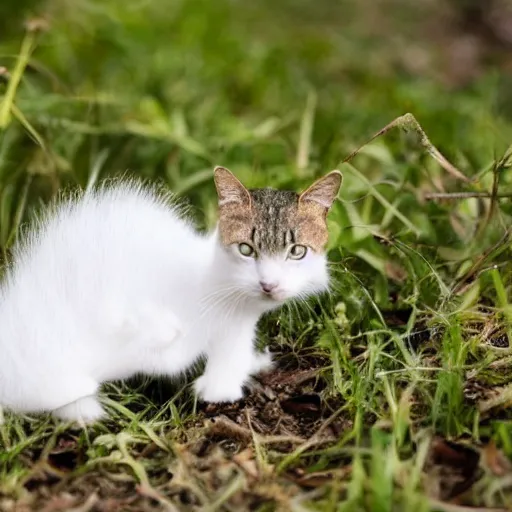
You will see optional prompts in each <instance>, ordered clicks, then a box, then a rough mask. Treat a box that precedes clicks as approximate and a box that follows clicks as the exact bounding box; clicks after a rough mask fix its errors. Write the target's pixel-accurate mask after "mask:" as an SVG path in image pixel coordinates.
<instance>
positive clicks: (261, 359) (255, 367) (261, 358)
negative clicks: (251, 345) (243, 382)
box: [251, 348, 274, 375]
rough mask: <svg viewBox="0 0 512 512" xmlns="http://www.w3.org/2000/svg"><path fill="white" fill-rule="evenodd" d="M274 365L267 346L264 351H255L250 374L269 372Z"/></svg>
mask: <svg viewBox="0 0 512 512" xmlns="http://www.w3.org/2000/svg"><path fill="white" fill-rule="evenodd" d="M273 367H274V362H273V361H272V355H271V354H270V352H269V350H268V348H266V349H265V351H264V352H255V353H254V355H253V360H252V363H251V375H255V374H257V373H264V372H269V371H270V370H272V368H273Z"/></svg>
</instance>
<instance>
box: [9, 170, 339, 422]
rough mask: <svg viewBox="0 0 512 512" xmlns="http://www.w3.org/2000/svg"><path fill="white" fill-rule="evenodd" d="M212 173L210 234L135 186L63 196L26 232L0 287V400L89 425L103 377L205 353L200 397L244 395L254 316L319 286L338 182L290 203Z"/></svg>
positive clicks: (183, 365) (170, 370)
mask: <svg viewBox="0 0 512 512" xmlns="http://www.w3.org/2000/svg"><path fill="white" fill-rule="evenodd" d="M214 176H215V183H216V187H217V192H218V195H219V209H220V221H219V225H218V227H217V229H216V230H215V231H214V232H213V233H211V234H208V235H203V234H199V233H198V232H197V231H196V230H195V229H194V227H193V226H192V225H191V223H190V222H189V221H188V220H186V219H185V218H184V216H183V215H182V214H181V213H180V210H179V208H178V207H176V206H175V205H174V206H173V205H172V202H170V201H169V198H166V197H164V195H162V194H160V193H158V192H157V191H155V190H153V189H150V188H147V187H144V186H142V185H140V184H136V183H120V184H117V185H111V186H103V187H101V188H99V189H98V190H96V191H92V192H91V191H90V192H87V193H85V194H83V195H81V196H80V197H78V198H74V199H68V200H66V201H64V202H61V203H60V204H58V205H57V207H56V208H54V209H53V210H51V211H50V210H49V211H48V213H47V214H46V215H45V216H44V217H43V218H42V219H41V220H40V221H39V222H38V225H37V226H36V227H35V228H34V229H32V230H30V231H29V232H28V235H27V236H25V237H24V238H23V241H22V242H21V243H20V244H19V245H18V246H17V247H16V249H15V251H14V261H13V264H12V266H10V267H9V268H8V269H7V272H6V277H5V280H4V283H3V285H2V288H1V292H0V293H1V295H0V405H3V406H4V407H6V408H8V409H11V410H13V411H23V412H44V411H51V412H52V413H53V414H54V415H55V416H57V417H59V418H62V419H65V420H72V421H77V422H79V423H80V424H82V425H83V424H88V423H92V422H94V421H96V420H98V419H100V418H101V417H102V416H103V415H104V410H103V408H102V407H101V405H100V402H99V400H98V395H97V394H98V390H99V387H100V384H101V383H103V382H106V381H110V380H115V379H125V378H128V377H130V376H133V375H135V374H138V373H143V374H149V375H168V376H172V375H177V374H179V373H181V372H183V371H184V370H186V369H187V368H189V367H190V366H191V365H192V364H193V363H194V362H195V361H196V360H198V358H199V357H200V356H203V355H205V356H206V357H207V366H206V370H205V372H204V375H203V376H202V377H200V378H199V379H197V381H196V382H195V390H196V393H197V394H198V395H199V397H200V398H201V399H203V400H205V401H208V402H223V401H235V400H238V399H239V398H241V397H242V387H243V385H244V383H246V382H247V380H248V378H249V376H250V375H251V374H255V373H257V372H259V371H261V370H264V369H266V368H268V367H269V365H270V364H271V361H270V357H269V355H268V353H263V354H260V353H257V352H256V351H255V350H254V347H253V341H254V335H255V326H256V322H257V321H258V319H259V317H260V316H261V315H262V314H263V313H264V312H265V311H268V310H270V309H272V308H275V307H278V306H279V305H281V304H282V303H283V302H284V301H286V300H288V299H293V298H297V297H300V296H305V295H308V294H312V293H317V292H320V291H322V290H324V289H325V288H326V287H327V285H328V272H327V265H326V258H325V254H324V245H325V243H326V241H327V227H326V222H325V217H326V214H327V211H328V209H329V208H330V206H331V203H332V201H333V200H334V199H335V197H336V195H337V193H338V189H339V187H340V185H341V174H340V173H339V172H338V171H333V172H332V173H330V174H328V175H327V176H326V177H324V178H322V179H320V180H318V181H317V182H316V183H314V184H313V185H312V186H311V187H310V188H309V189H308V190H306V191H305V192H304V193H303V194H302V195H300V196H299V195H297V194H295V193H293V192H285V191H277V190H272V189H259V190H251V191H249V190H247V189H246V188H245V187H244V186H243V185H242V184H241V183H240V182H239V181H238V180H237V179H236V178H235V177H234V176H233V175H232V174H231V173H230V172H229V171H228V170H227V169H224V168H220V167H218V168H216V169H215V172H214Z"/></svg>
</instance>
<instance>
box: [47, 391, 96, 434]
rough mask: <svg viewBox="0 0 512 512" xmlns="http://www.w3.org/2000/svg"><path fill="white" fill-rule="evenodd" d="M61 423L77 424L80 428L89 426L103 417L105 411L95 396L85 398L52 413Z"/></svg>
mask: <svg viewBox="0 0 512 512" xmlns="http://www.w3.org/2000/svg"><path fill="white" fill-rule="evenodd" d="M53 415H54V416H56V417H57V418H60V419H61V420H63V421H71V422H76V423H78V424H79V425H80V426H81V427H85V426H87V425H91V424H93V423H95V422H97V421H99V420H101V419H102V418H104V417H105V411H104V409H103V407H101V405H100V403H99V401H98V399H97V398H96V397H95V396H85V397H83V398H79V399H78V400H75V401H74V402H71V403H70V404H68V405H65V406H64V407H60V408H59V409H56V410H54V411H53Z"/></svg>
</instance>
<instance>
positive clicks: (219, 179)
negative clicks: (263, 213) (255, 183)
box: [213, 167, 251, 208]
mask: <svg viewBox="0 0 512 512" xmlns="http://www.w3.org/2000/svg"><path fill="white" fill-rule="evenodd" d="M213 179H214V181H215V187H216V188H217V195H218V196H219V208H222V207H223V206H227V205H228V204H233V205H235V204H237V205H239V206H245V207H247V208H248V207H250V206H251V194H249V191H248V190H247V189H246V188H245V187H244V186H243V185H242V183H241V182H240V180H239V179H238V178H236V177H235V176H234V174H233V173H232V172H231V171H229V170H228V169H226V168H225V167H215V170H214V171H213Z"/></svg>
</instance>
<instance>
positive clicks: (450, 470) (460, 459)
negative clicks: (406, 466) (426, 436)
mask: <svg viewBox="0 0 512 512" xmlns="http://www.w3.org/2000/svg"><path fill="white" fill-rule="evenodd" d="M479 461H480V455H479V453H478V452H477V451H476V450H474V449H473V448H471V447H469V446H465V445H463V444H460V443H454V442H452V441H448V440H446V439H443V438H441V437H435V438H434V439H433V440H432V442H431V444H430V451H429V454H428V456H427V460H426V462H425V467H424V474H425V479H424V480H425V487H426V491H427V493H428V494H429V496H430V497H431V498H434V499H440V500H451V499H453V498H455V497H456V496H459V495H460V494H462V493H463V492H465V491H467V490H468V489H469V488H470V487H471V486H472V485H473V484H474V483H475V482H476V481H477V480H478V479H479V478H480V476H481V473H482V472H481V471H479Z"/></svg>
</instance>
